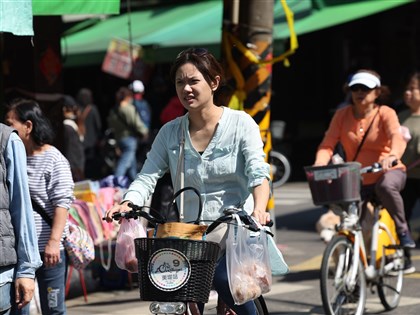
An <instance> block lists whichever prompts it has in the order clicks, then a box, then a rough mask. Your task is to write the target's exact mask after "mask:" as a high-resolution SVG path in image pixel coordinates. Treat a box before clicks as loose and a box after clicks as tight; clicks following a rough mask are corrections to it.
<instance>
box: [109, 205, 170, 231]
mask: <svg viewBox="0 0 420 315" xmlns="http://www.w3.org/2000/svg"><path fill="white" fill-rule="evenodd" d="M130 209H131V210H130ZM142 209H143V207H140V206H137V205H134V204H133V203H131V202H124V203H122V204H121V205H117V206H114V207H112V208H111V209H110V210H109V211H108V212H107V213H106V216H105V217H104V218H102V220H106V221H107V222H112V220H115V221H119V220H121V219H122V218H125V219H135V220H137V219H138V218H139V217H143V218H145V219H146V220H147V221H148V222H149V223H151V224H152V225H153V226H156V224H161V223H165V222H166V220H165V219H164V218H163V217H162V216H161V215H160V214H159V213H158V215H157V216H153V215H151V214H150V213H148V212H147V211H144V210H142Z"/></svg>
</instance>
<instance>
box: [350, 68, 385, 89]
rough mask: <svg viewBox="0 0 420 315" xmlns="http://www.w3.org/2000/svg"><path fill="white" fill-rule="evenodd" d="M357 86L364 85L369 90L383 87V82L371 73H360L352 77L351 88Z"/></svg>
mask: <svg viewBox="0 0 420 315" xmlns="http://www.w3.org/2000/svg"><path fill="white" fill-rule="evenodd" d="M356 84H362V85H364V86H367V87H368V88H369V89H373V88H376V87H380V86H381V81H380V80H379V78H378V77H376V76H374V75H373V74H371V73H369V72H359V73H356V74H355V75H354V76H352V78H351V80H350V83H349V86H353V85H356Z"/></svg>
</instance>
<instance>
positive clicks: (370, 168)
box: [360, 160, 398, 174]
mask: <svg viewBox="0 0 420 315" xmlns="http://www.w3.org/2000/svg"><path fill="white" fill-rule="evenodd" d="M397 164H398V160H394V161H393V162H392V164H391V165H392V166H395V165H397ZM380 171H382V165H381V164H380V163H378V162H375V163H373V164H372V165H370V166H366V167H363V168H362V169H361V170H360V174H366V173H377V172H380Z"/></svg>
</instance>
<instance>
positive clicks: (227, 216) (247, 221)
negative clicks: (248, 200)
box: [206, 207, 273, 234]
mask: <svg viewBox="0 0 420 315" xmlns="http://www.w3.org/2000/svg"><path fill="white" fill-rule="evenodd" d="M223 213H224V215H223V216H221V217H220V218H218V219H216V221H214V222H213V223H211V224H210V225H209V227H208V228H207V231H206V232H207V233H210V232H211V231H213V230H214V229H215V228H216V227H217V226H218V225H219V224H220V223H223V222H226V223H229V222H230V221H232V220H234V218H235V217H234V215H235V214H237V215H238V216H239V218H240V219H241V221H242V222H243V223H244V226H245V227H246V228H247V229H249V230H250V231H253V232H258V231H259V230H260V229H261V228H260V225H259V224H258V223H257V221H256V220H255V219H254V218H253V217H252V216H250V215H249V214H248V213H246V212H245V211H244V210H243V209H239V208H235V207H229V208H226V209H225V210H223ZM265 225H266V226H269V227H271V226H273V221H272V220H270V221H269V222H267V224H265ZM268 233H269V234H271V232H268Z"/></svg>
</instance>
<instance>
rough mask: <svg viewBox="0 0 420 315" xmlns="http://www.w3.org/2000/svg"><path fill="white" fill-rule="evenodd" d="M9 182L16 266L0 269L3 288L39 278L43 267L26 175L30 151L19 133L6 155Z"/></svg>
mask: <svg viewBox="0 0 420 315" xmlns="http://www.w3.org/2000/svg"><path fill="white" fill-rule="evenodd" d="M4 158H5V161H6V166H7V182H8V185H9V194H10V197H11V198H10V215H11V218H12V224H13V226H14V228H15V238H16V244H17V246H16V251H17V257H18V262H17V265H16V266H10V267H9V266H7V267H3V268H0V285H3V284H5V283H6V282H12V281H13V280H14V278H23V277H24V278H35V271H36V269H38V268H39V267H41V265H42V261H41V257H40V255H39V250H38V239H37V237H36V232H35V222H34V216H33V210H32V204H31V197H30V196H29V187H28V175H27V172H26V152H25V147H24V146H23V143H22V140H21V139H20V138H19V136H18V135H17V134H16V133H14V132H13V133H12V134H11V135H10V138H9V141H8V143H7V147H6V151H5V155H4Z"/></svg>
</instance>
